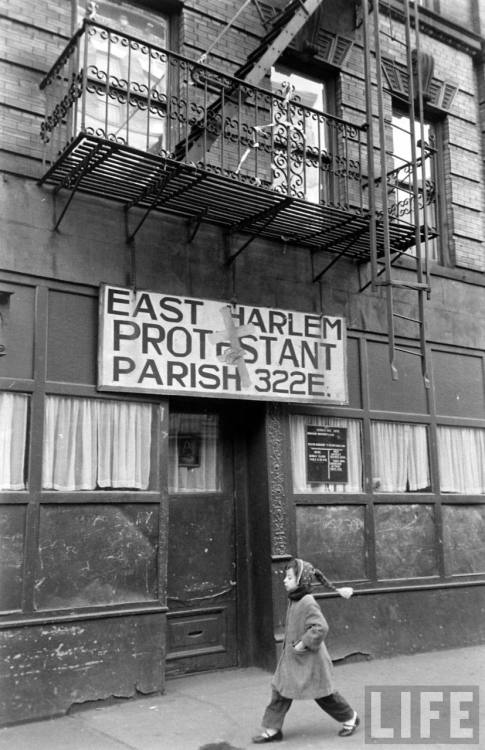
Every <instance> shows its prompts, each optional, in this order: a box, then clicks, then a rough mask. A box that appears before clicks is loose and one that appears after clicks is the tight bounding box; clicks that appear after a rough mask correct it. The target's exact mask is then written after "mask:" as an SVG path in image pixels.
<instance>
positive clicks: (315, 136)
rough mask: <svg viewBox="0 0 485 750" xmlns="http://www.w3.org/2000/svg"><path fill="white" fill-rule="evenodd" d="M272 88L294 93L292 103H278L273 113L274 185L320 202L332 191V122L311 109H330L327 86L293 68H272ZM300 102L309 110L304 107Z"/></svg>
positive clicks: (291, 95)
mask: <svg viewBox="0 0 485 750" xmlns="http://www.w3.org/2000/svg"><path fill="white" fill-rule="evenodd" d="M271 87H272V90H273V91H274V92H275V93H277V94H280V95H282V96H285V97H286V96H287V95H288V94H290V98H291V99H292V100H293V101H292V103H291V104H290V105H289V106H288V105H287V103H283V102H282V103H278V104H277V105H276V106H275V112H274V113H273V122H274V123H275V125H274V128H273V130H274V132H273V135H274V144H275V152H276V155H275V163H274V166H273V171H274V180H273V187H274V188H276V189H280V191H281V192H285V193H286V192H291V193H293V192H295V191H297V193H298V194H299V193H302V197H305V199H306V200H307V201H311V202H312V203H319V202H320V201H321V200H323V199H324V198H325V196H326V194H327V193H328V186H327V182H328V178H327V173H328V134H327V129H328V125H327V119H326V118H325V117H324V116H323V115H322V117H318V115H316V114H315V112H311V111H310V110H316V111H317V112H321V113H323V112H325V111H327V112H328V105H327V101H326V92H325V85H324V83H323V82H322V81H315V80H312V79H311V78H307V77H306V76H302V75H298V74H297V73H293V72H291V71H285V70H278V69H276V68H272V69H271ZM298 103H301V104H302V105H303V106H304V107H308V108H309V109H302V107H300V106H298ZM288 148H289V150H290V157H291V168H290V172H291V174H289V175H288V169H287V166H288V164H287V160H288V158H289V157H288V152H287V150H288ZM278 149H279V152H278ZM288 183H290V184H288Z"/></svg>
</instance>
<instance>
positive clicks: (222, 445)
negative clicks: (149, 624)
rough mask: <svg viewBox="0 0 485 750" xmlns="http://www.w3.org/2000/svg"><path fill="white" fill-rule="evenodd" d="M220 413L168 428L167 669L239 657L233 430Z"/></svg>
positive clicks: (186, 416) (192, 416)
mask: <svg viewBox="0 0 485 750" xmlns="http://www.w3.org/2000/svg"><path fill="white" fill-rule="evenodd" d="M225 421H226V422H228V421H229V420H227V419H226V420H224V418H223V412H222V411H218V410H217V409H214V410H204V411H200V412H197V411H196V410H191V411H187V412H182V411H180V412H173V413H171V415H170V422H169V424H170V428H169V535H168V536H169V540H168V571H167V589H168V608H169V613H168V634H167V636H168V637H167V674H168V675H170V674H183V673H186V672H196V671H201V670H209V669H221V668H224V667H232V666H235V665H236V664H237V628H236V551H235V513H234V491H233V484H234V482H233V471H232V436H231V434H230V432H229V431H228V430H227V428H226V425H225Z"/></svg>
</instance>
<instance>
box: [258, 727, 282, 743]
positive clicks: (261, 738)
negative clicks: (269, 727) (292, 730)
mask: <svg viewBox="0 0 485 750" xmlns="http://www.w3.org/2000/svg"><path fill="white" fill-rule="evenodd" d="M282 739H283V732H282V731H281V729H278V731H277V732H275V733H274V734H268V732H267V731H266V730H263V731H262V732H261V734H257V735H256V737H253V742H254V744H255V745H260V744H262V743H263V742H280V740H282Z"/></svg>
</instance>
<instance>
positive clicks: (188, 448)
mask: <svg viewBox="0 0 485 750" xmlns="http://www.w3.org/2000/svg"><path fill="white" fill-rule="evenodd" d="M201 439H202V438H201V436H200V435H199V434H197V433H184V434H180V435H179V436H178V437H177V444H178V458H179V466H186V467H187V468H188V469H190V468H195V467H197V466H200V446H201Z"/></svg>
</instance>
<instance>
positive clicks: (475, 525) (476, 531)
mask: <svg viewBox="0 0 485 750" xmlns="http://www.w3.org/2000/svg"><path fill="white" fill-rule="evenodd" d="M443 547H444V553H445V564H446V572H447V573H448V574H450V575H460V574H461V575H465V574H467V573H485V505H443Z"/></svg>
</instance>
